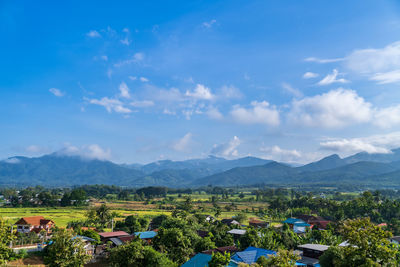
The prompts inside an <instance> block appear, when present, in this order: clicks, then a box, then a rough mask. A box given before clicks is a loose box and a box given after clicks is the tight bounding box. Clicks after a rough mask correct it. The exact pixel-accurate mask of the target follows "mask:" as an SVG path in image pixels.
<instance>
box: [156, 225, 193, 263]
mask: <svg viewBox="0 0 400 267" xmlns="http://www.w3.org/2000/svg"><path fill="white" fill-rule="evenodd" d="M153 246H154V247H155V248H156V249H157V250H159V251H160V252H161V253H166V254H167V256H168V258H170V259H171V260H172V261H174V262H176V263H178V264H183V263H185V262H186V261H187V260H188V259H189V256H190V255H191V254H192V253H193V247H192V244H191V242H190V239H189V238H188V237H187V236H185V235H184V234H183V232H182V230H181V229H179V228H170V229H165V228H163V227H161V228H160V229H159V231H158V234H157V236H156V237H154V238H153Z"/></svg>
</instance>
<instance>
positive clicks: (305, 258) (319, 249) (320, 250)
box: [298, 244, 329, 266]
mask: <svg viewBox="0 0 400 267" xmlns="http://www.w3.org/2000/svg"><path fill="white" fill-rule="evenodd" d="M298 248H299V249H300V250H302V254H300V255H301V259H300V260H299V261H298V262H300V263H303V264H306V265H307V266H319V260H318V259H319V257H321V255H322V254H324V252H325V251H326V250H328V248H329V246H326V245H320V244H304V245H300V246H298Z"/></svg>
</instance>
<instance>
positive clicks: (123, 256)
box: [108, 238, 177, 267]
mask: <svg viewBox="0 0 400 267" xmlns="http://www.w3.org/2000/svg"><path fill="white" fill-rule="evenodd" d="M108 262H109V263H110V265H111V266H115V267H125V266H142V267H164V266H165V267H176V266H177V264H175V263H173V262H172V261H171V260H170V259H168V258H167V257H166V256H165V255H164V254H162V253H160V252H158V251H156V250H154V248H152V247H150V246H144V245H143V242H142V241H141V240H140V239H139V238H136V239H134V240H132V241H131V242H129V243H128V244H126V245H122V246H118V247H115V248H113V249H111V250H110V256H109V258H108Z"/></svg>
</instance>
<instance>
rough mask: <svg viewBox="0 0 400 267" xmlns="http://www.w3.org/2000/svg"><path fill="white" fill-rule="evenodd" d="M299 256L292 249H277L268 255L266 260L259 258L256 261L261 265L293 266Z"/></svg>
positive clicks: (274, 266) (265, 266) (272, 266)
mask: <svg viewBox="0 0 400 267" xmlns="http://www.w3.org/2000/svg"><path fill="white" fill-rule="evenodd" d="M300 258H301V257H300V256H299V255H298V254H296V253H295V252H294V251H293V250H284V249H279V250H278V253H277V254H276V255H270V256H269V257H268V259H266V260H260V259H259V260H260V261H258V260H257V263H258V264H260V266H262V267H267V266H268V267H269V266H271V267H292V266H293V267H294V266H296V261H298V260H300Z"/></svg>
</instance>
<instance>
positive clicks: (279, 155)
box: [260, 146, 302, 162]
mask: <svg viewBox="0 0 400 267" xmlns="http://www.w3.org/2000/svg"><path fill="white" fill-rule="evenodd" d="M260 151H261V152H263V154H264V156H265V157H266V158H268V159H271V160H276V161H281V162H298V161H299V160H300V159H301V157H302V154H301V153H300V152H299V151H298V150H296V149H293V150H287V149H282V148H280V147H279V146H272V147H261V148H260Z"/></svg>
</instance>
